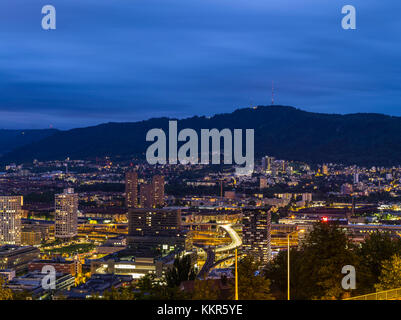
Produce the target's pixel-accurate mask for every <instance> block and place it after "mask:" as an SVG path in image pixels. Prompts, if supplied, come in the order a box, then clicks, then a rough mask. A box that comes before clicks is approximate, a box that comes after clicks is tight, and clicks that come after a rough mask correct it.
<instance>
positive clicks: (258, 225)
mask: <svg viewBox="0 0 401 320" xmlns="http://www.w3.org/2000/svg"><path fill="white" fill-rule="evenodd" d="M242 247H243V251H244V252H245V253H246V254H248V255H252V256H253V257H254V258H255V259H257V260H258V261H260V262H262V263H263V264H265V263H267V262H268V261H269V260H270V258H271V212H270V210H262V209H244V211H243V218H242Z"/></svg>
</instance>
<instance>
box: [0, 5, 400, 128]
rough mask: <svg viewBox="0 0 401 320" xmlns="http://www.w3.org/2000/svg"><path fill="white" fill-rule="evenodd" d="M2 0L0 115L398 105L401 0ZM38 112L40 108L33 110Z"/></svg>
mask: <svg viewBox="0 0 401 320" xmlns="http://www.w3.org/2000/svg"><path fill="white" fill-rule="evenodd" d="M45 4H47V3H44V1H39V0H31V1H29V3H28V4H27V3H26V1H24V0H4V1H2V2H1V4H0V37H1V39H2V41H1V42H0V114H1V115H2V116H1V118H0V127H14V128H15V127H19V126H21V125H24V126H25V127H35V128H36V127H47V126H48V125H49V124H50V123H51V124H53V126H54V127H58V128H64V129H65V128H71V127H76V126H85V125H92V124H96V123H100V122H107V121H136V120H141V119H147V118H150V117H156V116H171V117H186V116H191V115H211V114H215V113H220V112H229V111H232V110H233V109H235V108H238V107H241V106H248V105H249V104H250V103H251V102H252V103H253V104H269V102H270V86H271V81H272V80H274V82H275V87H276V99H275V100H276V102H277V103H280V104H286V105H293V106H296V107H300V108H303V109H306V110H309V111H314V112H330V113H334V112H338V113H349V112H364V111H366V112H382V113H387V114H394V115H401V112H400V108H399V105H400V102H401V101H400V100H401V95H400V89H401V88H400V80H401V79H400V74H401V73H400V71H401V63H400V61H399V56H400V54H401V44H400V43H399V41H398V38H399V35H398V30H400V29H401V28H400V21H399V18H398V16H397V14H396V12H399V9H401V4H400V3H399V2H397V1H395V0H389V1H387V2H386V3H385V4H383V3H379V2H377V1H373V0H363V1H362V0H354V1H353V5H354V6H355V7H356V9H357V30H348V31H345V30H343V29H342V28H341V19H342V14H341V7H342V5H345V4H348V3H341V2H338V1H335V2H334V1H329V0H323V1H322V0H319V1H317V0H306V1H302V2H301V1H296V0H282V1H265V0H253V1H247V0H231V1H229V0H185V1H184V0H146V1H140V0H132V1H128V0H113V1H110V0H98V1H95V0H69V1H64V0H63V1H62V0H53V1H52V4H53V5H54V6H55V7H56V10H57V30H55V31H43V30H42V29H41V27H40V21H41V16H42V15H41V7H42V6H43V5H45ZM32 115H36V116H32Z"/></svg>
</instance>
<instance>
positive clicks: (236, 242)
mask: <svg viewBox="0 0 401 320" xmlns="http://www.w3.org/2000/svg"><path fill="white" fill-rule="evenodd" d="M220 228H223V229H224V230H225V231H226V232H227V233H228V235H229V236H230V238H231V243H230V244H229V245H226V246H223V247H218V248H216V250H215V252H216V253H221V252H224V251H230V250H233V249H235V248H238V247H239V246H241V244H242V240H241V238H240V236H239V235H238V233H237V232H236V231H235V230H234V229H233V228H232V227H231V224H225V225H221V226H220Z"/></svg>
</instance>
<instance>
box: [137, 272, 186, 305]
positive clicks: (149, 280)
mask: <svg viewBox="0 0 401 320" xmlns="http://www.w3.org/2000/svg"><path fill="white" fill-rule="evenodd" d="M164 282H165V281H164ZM136 289H137V292H136V293H135V294H134V296H135V299H138V300H183V299H186V298H187V295H186V294H185V293H183V292H182V291H181V290H180V289H179V287H178V286H176V287H168V286H167V285H166V284H165V283H163V281H160V280H157V279H156V276H155V275H154V274H147V275H145V276H144V277H142V278H141V279H139V281H138V283H137V285H136Z"/></svg>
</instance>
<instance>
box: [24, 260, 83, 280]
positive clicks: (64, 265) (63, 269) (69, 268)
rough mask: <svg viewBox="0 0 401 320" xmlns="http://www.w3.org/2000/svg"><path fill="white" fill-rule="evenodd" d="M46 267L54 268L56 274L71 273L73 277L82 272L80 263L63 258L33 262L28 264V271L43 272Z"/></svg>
mask: <svg viewBox="0 0 401 320" xmlns="http://www.w3.org/2000/svg"><path fill="white" fill-rule="evenodd" d="M45 266H53V267H54V269H55V270H56V272H60V273H69V274H71V275H73V276H75V275H76V274H80V273H81V272H82V266H81V263H80V262H79V261H74V260H65V259H63V258H55V259H49V260H39V259H38V260H33V261H31V262H30V263H29V264H28V270H29V271H30V272H32V271H40V272H41V271H42V269H43V267H45Z"/></svg>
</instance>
